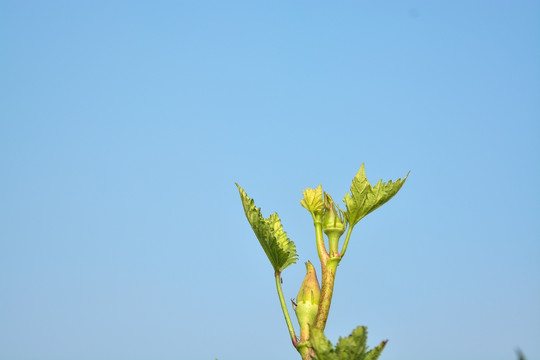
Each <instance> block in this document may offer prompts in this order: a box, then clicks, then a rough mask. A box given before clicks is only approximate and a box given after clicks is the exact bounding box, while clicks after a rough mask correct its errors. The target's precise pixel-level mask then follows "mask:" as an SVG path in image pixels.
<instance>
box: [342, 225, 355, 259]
mask: <svg viewBox="0 0 540 360" xmlns="http://www.w3.org/2000/svg"><path fill="white" fill-rule="evenodd" d="M352 229H353V226H350V225H349V228H348V229H347V235H346V236H345V241H344V242H343V248H342V249H341V257H343V255H345V251H347V245H349V239H350V238H351V233H352Z"/></svg>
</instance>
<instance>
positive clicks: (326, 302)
mask: <svg viewBox="0 0 540 360" xmlns="http://www.w3.org/2000/svg"><path fill="white" fill-rule="evenodd" d="M340 260H341V257H331V258H329V259H328V261H326V263H323V265H322V286H321V300H320V302H319V311H318V312H317V317H316V318H315V324H314V326H315V327H316V328H317V329H319V330H321V331H323V330H324V328H325V327H326V320H327V319H328V314H329V313H330V304H331V303H332V295H333V292H334V280H335V278H336V270H337V266H338V264H339V262H340Z"/></svg>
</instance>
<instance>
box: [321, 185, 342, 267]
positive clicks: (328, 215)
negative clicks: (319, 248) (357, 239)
mask: <svg viewBox="0 0 540 360" xmlns="http://www.w3.org/2000/svg"><path fill="white" fill-rule="evenodd" d="M324 207H325V211H324V215H323V219H322V228H323V231H324V233H325V234H326V236H328V243H329V246H330V255H331V256H337V255H338V243H339V238H340V237H341V235H343V233H344V232H345V228H346V224H345V221H344V219H343V218H344V217H343V211H342V210H341V209H340V208H338V207H337V206H336V204H335V203H334V200H332V197H331V196H330V195H328V194H327V193H324Z"/></svg>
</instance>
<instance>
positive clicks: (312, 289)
mask: <svg viewBox="0 0 540 360" xmlns="http://www.w3.org/2000/svg"><path fill="white" fill-rule="evenodd" d="M306 272H307V273H306V277H305V278H304V282H302V286H301V287H300V291H299V292H298V296H297V297H296V307H295V309H294V311H295V312H296V317H297V318H298V323H299V324H300V342H302V341H307V340H309V327H310V326H311V325H313V323H314V322H315V318H316V317H317V311H318V310H319V300H320V298H321V289H320V287H319V281H318V280H317V274H316V272H315V268H314V267H313V264H311V262H309V261H308V262H307V263H306Z"/></svg>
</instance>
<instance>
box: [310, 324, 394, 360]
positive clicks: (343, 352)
mask: <svg viewBox="0 0 540 360" xmlns="http://www.w3.org/2000/svg"><path fill="white" fill-rule="evenodd" d="M366 341H367V328H366V327H365V326H359V327H357V328H356V329H354V330H353V332H352V334H351V335H349V336H347V337H346V338H339V340H338V343H337V345H336V347H335V348H333V347H332V343H331V342H330V341H328V339H327V338H326V336H324V333H323V332H322V331H321V330H319V329H316V328H311V332H310V343H311V346H312V348H313V351H314V352H315V356H316V359H317V360H377V358H378V357H379V355H380V354H381V352H382V350H383V349H384V346H385V345H386V341H383V342H381V343H380V344H379V345H378V346H377V347H375V348H373V349H371V350H369V351H367V352H366V350H367V346H366Z"/></svg>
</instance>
